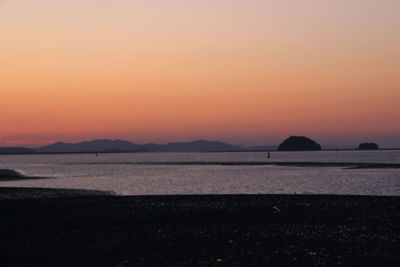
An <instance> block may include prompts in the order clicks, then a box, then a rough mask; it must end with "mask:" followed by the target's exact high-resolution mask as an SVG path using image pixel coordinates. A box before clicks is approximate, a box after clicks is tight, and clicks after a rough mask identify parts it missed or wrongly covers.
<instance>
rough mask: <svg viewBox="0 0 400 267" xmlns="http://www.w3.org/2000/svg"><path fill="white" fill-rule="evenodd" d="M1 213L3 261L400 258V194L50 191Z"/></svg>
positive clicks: (354, 262)
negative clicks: (56, 193)
mask: <svg viewBox="0 0 400 267" xmlns="http://www.w3.org/2000/svg"><path fill="white" fill-rule="evenodd" d="M7 190H8V193H9V194H12V191H14V190H15V192H16V191H19V194H20V193H21V192H22V191H23V190H27V191H29V190H32V189H11V188H9V189H4V188H3V189H1V190H0V194H3V193H4V191H7ZM35 190H38V189H35ZM39 190H40V189H39ZM54 191H59V190H54ZM26 196H29V194H27V195H26ZM0 214H1V220H0V240H1V242H0V266H21V265H28V266H32V265H34V266H285V265H292V266H293V265H297V266H333V265H346V266H378V265H379V266H398V265H399V264H400V254H399V253H398V252H399V251H400V197H367V196H329V195H325V196H321V195H314V196H307V195H247V196H246V195H229V196H224V195H220V196H210V195H203V196H145V197H122V196H110V195H109V196H106V195H104V196H100V195H97V196H95V195H93V196H89V195H85V196H77V195H74V196H73V197H65V196H64V197H55V198H48V197H46V195H42V198H36V199H12V200H10V199H8V200H5V199H3V200H1V201H0Z"/></svg>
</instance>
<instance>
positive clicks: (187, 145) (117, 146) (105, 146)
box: [0, 140, 354, 155]
mask: <svg viewBox="0 0 400 267" xmlns="http://www.w3.org/2000/svg"><path fill="white" fill-rule="evenodd" d="M277 147H278V146H277V145H264V146H243V145H232V144H228V143H224V142H219V141H207V140H197V141H193V142H177V143H168V144H153V143H150V144H136V143H133V142H129V141H124V140H93V141H85V142H81V143H76V144H71V143H64V142H57V143H54V144H52V145H48V146H43V147H39V148H36V149H32V148H24V147H0V154H3V155H4V154H37V153H103V152H108V153H117V152H223V151H269V150H271V151H273V150H276V149H277ZM334 148H336V147H333V146H331V147H330V146H324V149H334ZM348 148H350V147H346V148H345V147H342V148H341V149H348ZM353 149H354V148H353Z"/></svg>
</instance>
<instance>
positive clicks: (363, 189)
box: [0, 151, 400, 195]
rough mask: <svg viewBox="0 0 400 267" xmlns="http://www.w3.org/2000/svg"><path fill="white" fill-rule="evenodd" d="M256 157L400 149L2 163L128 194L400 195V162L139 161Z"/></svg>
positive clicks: (362, 158) (307, 157)
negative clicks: (352, 166)
mask: <svg viewBox="0 0 400 267" xmlns="http://www.w3.org/2000/svg"><path fill="white" fill-rule="evenodd" d="M253 161H257V162H260V161H283V162H285V161H286V162H287V161H299V162H304V161H312V162H351V163H400V151H340V152H336V151H331V152H273V153H272V158H271V159H267V158H266V154H265V153H258V152H256V153H130V154H100V155H99V156H98V157H96V156H95V155H94V154H80V155H34V156H0V169H15V170H18V171H21V172H23V173H24V174H27V175H30V176H47V177H54V178H52V179H41V180H26V181H11V182H0V186H15V187H47V188H77V189H96V190H107V191H114V192H115V193H117V194H122V195H149V194H261V193H289V194H292V193H297V194H305V193H306V194H325V193H328V194H357V195H400V169H372V170H371V169H343V168H337V167H315V168H305V167H284V166H218V165H202V166H199V165H171V166H168V165H162V164H159V165H140V164H137V163H144V162H253Z"/></svg>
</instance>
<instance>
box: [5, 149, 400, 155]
mask: <svg viewBox="0 0 400 267" xmlns="http://www.w3.org/2000/svg"><path fill="white" fill-rule="evenodd" d="M395 150H400V148H379V149H378V150H360V149H358V148H338V149H335V148H329V149H322V150H319V151H278V150H276V149H265V150H246V149H243V150H221V151H143V150H132V151H112V150H111V151H97V152H96V151H81V152H26V153H23V152H22V153H0V156H18V155H71V154H72V155H73V154H77V155H80V154H96V153H97V154H131V153H250V152H251V153H267V152H274V153H287V152H291V153H292V152H294V153H302V152H310V153H312V152H324V151H325V152H330V151H331V152H335V151H337V152H339V151H360V152H362V151H364V152H368V151H370V152H371V151H372V152H377V151H395Z"/></svg>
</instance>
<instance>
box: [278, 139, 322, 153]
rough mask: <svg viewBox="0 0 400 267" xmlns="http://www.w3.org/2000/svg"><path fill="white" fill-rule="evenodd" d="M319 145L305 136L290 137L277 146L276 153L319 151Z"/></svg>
mask: <svg viewBox="0 0 400 267" xmlns="http://www.w3.org/2000/svg"><path fill="white" fill-rule="evenodd" d="M320 150H321V145H320V144H318V143H317V142H315V141H314V140H312V139H310V138H308V137H305V136H290V137H289V138H287V139H286V140H285V141H283V142H282V144H280V145H279V147H278V151H320Z"/></svg>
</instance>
